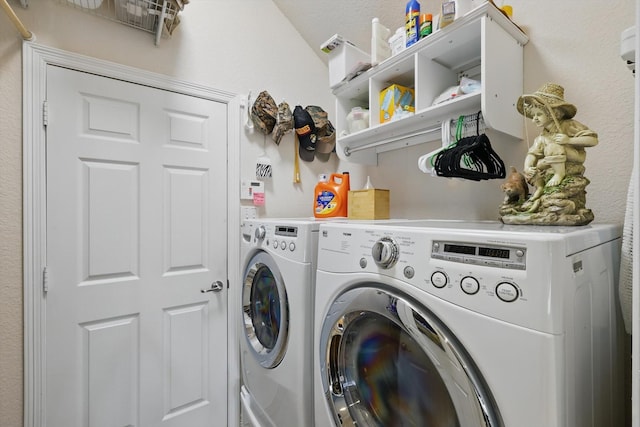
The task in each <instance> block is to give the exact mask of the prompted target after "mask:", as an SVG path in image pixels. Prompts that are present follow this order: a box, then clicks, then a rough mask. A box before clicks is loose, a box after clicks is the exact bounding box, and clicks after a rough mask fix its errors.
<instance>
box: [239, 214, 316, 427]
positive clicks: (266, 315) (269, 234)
mask: <svg viewBox="0 0 640 427" xmlns="http://www.w3.org/2000/svg"><path fill="white" fill-rule="evenodd" d="M318 226H319V222H318V221H315V220H313V219H256V220H248V221H245V222H243V223H242V225H241V265H242V266H241V268H242V271H241V277H242V278H243V284H242V292H241V293H242V297H241V298H242V319H241V322H242V325H241V328H240V330H241V334H242V335H243V336H242V337H240V366H241V372H242V374H241V381H242V385H241V396H240V397H241V407H242V417H243V423H244V424H245V425H247V423H248V424H249V425H252V426H254V427H300V426H311V425H313V422H312V420H313V400H312V399H313V398H312V396H313V394H312V393H313V392H312V377H313V376H312V354H311V351H312V338H313V329H312V322H313V295H314V287H313V284H314V281H315V267H316V249H317V241H318Z"/></svg>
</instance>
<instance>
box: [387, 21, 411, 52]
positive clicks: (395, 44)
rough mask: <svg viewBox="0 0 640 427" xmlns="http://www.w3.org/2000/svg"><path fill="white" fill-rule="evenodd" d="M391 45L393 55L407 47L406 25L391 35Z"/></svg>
mask: <svg viewBox="0 0 640 427" xmlns="http://www.w3.org/2000/svg"><path fill="white" fill-rule="evenodd" d="M389 47H390V48H391V56H393V55H397V54H399V53H400V52H402V51H403V50H405V49H406V48H407V33H406V32H405V31H404V27H400V28H398V29H397V30H396V32H395V34H394V35H392V36H391V37H389Z"/></svg>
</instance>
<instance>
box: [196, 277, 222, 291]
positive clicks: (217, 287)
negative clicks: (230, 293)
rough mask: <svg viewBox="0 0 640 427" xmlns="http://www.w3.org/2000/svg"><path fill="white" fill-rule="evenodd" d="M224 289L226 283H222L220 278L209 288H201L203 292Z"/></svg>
mask: <svg viewBox="0 0 640 427" xmlns="http://www.w3.org/2000/svg"><path fill="white" fill-rule="evenodd" d="M223 289H224V283H222V282H221V281H220V280H216V281H215V282H213V283H212V284H211V287H210V288H209V289H200V292H202V293H203V294H204V293H206V292H220V291H221V290H223Z"/></svg>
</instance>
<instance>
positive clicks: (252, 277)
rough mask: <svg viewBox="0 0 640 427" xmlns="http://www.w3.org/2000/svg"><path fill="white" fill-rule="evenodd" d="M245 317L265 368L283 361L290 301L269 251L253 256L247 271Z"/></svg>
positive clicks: (251, 341) (248, 336)
mask: <svg viewBox="0 0 640 427" xmlns="http://www.w3.org/2000/svg"><path fill="white" fill-rule="evenodd" d="M243 283H244V284H243V288H242V313H243V314H242V316H243V321H244V332H245V336H246V339H247V342H248V343H249V344H250V348H251V350H252V352H253V355H254V357H256V359H257V360H258V361H259V363H260V365H261V366H263V367H265V368H274V367H276V366H278V364H280V362H281V361H282V359H283V357H284V355H285V353H286V347H287V341H288V339H287V338H288V336H287V335H288V330H289V303H288V301H287V291H286V289H285V285H284V281H283V280H282V274H281V273H280V270H279V269H278V266H277V264H276V262H275V261H274V260H273V259H272V258H271V257H270V256H269V255H268V254H266V253H264V252H258V253H257V254H256V255H254V256H253V257H252V258H251V261H250V262H249V264H248V267H247V269H246V270H245V274H244V281H243Z"/></svg>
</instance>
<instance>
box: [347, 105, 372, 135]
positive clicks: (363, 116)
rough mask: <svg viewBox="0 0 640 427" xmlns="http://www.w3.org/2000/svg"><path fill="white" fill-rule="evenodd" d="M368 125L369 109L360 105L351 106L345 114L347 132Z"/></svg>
mask: <svg viewBox="0 0 640 427" xmlns="http://www.w3.org/2000/svg"><path fill="white" fill-rule="evenodd" d="M368 127H369V110H368V109H366V108H362V107H353V108H352V109H351V111H350V112H349V114H347V128H348V130H349V133H354V132H358V131H361V130H363V129H366V128H368Z"/></svg>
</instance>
